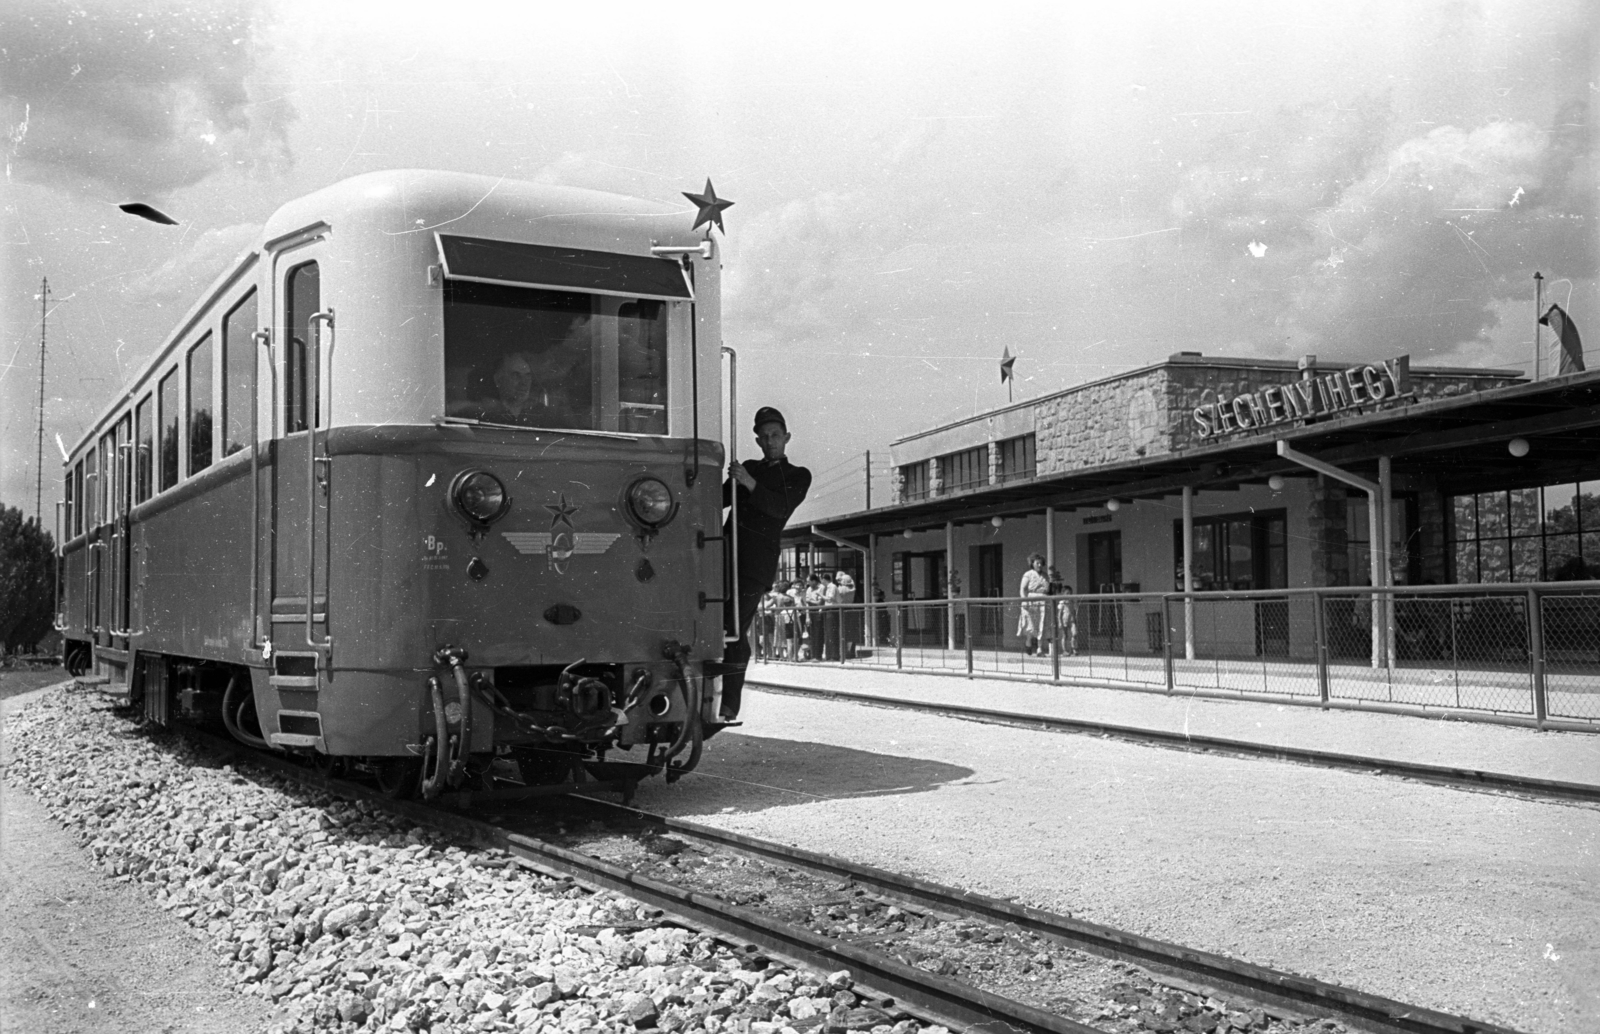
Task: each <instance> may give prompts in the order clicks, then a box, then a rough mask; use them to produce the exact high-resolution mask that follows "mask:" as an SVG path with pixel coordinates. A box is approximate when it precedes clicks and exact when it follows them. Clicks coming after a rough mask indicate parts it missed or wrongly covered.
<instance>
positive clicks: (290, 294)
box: [283, 262, 322, 434]
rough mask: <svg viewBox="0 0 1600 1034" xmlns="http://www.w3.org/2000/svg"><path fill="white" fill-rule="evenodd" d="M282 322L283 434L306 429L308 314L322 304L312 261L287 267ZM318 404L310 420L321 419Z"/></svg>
mask: <svg viewBox="0 0 1600 1034" xmlns="http://www.w3.org/2000/svg"><path fill="white" fill-rule="evenodd" d="M284 287H285V289H284V295H285V298H286V299H287V300H286V301H285V302H284V314H283V322H284V325H285V326H286V327H288V329H289V334H288V344H287V347H286V348H285V349H284V363H285V365H286V366H287V367H288V370H287V376H286V377H285V378H284V396H283V401H284V414H283V426H284V432H285V433H286V434H293V433H295V432H296V431H304V430H305V429H306V388H307V385H306V342H307V341H310V340H311V315H312V313H314V312H316V311H317V309H318V308H319V307H320V306H321V304H322V278H321V275H320V274H319V273H318V271H317V264H316V263H315V262H307V263H305V264H303V265H299V266H296V267H294V268H293V269H291V270H289V277H288V279H287V280H286V281H285V284H284ZM319 409H320V406H315V405H314V406H313V407H312V417H311V418H312V419H313V420H314V421H316V422H317V423H318V424H320V423H321V422H322V420H321V413H320V412H318V410H319Z"/></svg>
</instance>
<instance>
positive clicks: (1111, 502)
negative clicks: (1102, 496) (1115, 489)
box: [1106, 499, 1122, 513]
mask: <svg viewBox="0 0 1600 1034" xmlns="http://www.w3.org/2000/svg"><path fill="white" fill-rule="evenodd" d="M1106 509H1107V510H1110V511H1111V512H1112V513H1116V512H1117V511H1118V510H1120V509H1122V500H1121V499H1107V500H1106Z"/></svg>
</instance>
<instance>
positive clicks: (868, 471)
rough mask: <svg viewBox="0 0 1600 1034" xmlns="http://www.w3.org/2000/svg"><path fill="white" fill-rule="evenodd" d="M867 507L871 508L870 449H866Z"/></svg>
mask: <svg viewBox="0 0 1600 1034" xmlns="http://www.w3.org/2000/svg"><path fill="white" fill-rule="evenodd" d="M867 509H869V510H870V509H872V450H871V449H868V450H867Z"/></svg>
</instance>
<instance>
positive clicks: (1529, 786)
mask: <svg viewBox="0 0 1600 1034" xmlns="http://www.w3.org/2000/svg"><path fill="white" fill-rule="evenodd" d="M747 684H748V685H750V686H753V687H757V688H761V689H766V690H770V691H772V692H774V693H787V694H790V695H791V696H804V697H813V698H816V699H822V700H844V701H849V702H850V703H858V704H871V705H874V706H877V707H888V708H895V709H898V710H903V711H920V712H923V713H926V714H940V715H953V716H955V717H958V718H970V719H974V720H977V721H982V722H989V723H992V724H996V725H1013V726H1018V727H1022V728H1029V729H1043V730H1045V731H1048V732H1077V733H1090V734H1092V735H1096V736H1108V737H1112V738H1115V739H1121V740H1128V741H1130V742H1136V743H1149V744H1155V745H1158V746H1163V747H1175V748H1178V749H1180V750H1188V751H1213V752H1218V753H1228V754H1240V755H1244V756H1247V757H1260V758H1267V759H1271V760H1274V761H1294V762H1299V763H1300V764H1305V765H1316V766H1318V767H1321V768H1338V769H1346V770H1350V771H1356V772H1367V773H1371V774H1375V775H1390V776H1403V777H1405V778H1407V779H1416V780H1419V781H1422V782H1428V783H1435V784H1438V785H1441V786H1451V787H1459V788H1467V789H1478V790H1499V791H1503V792H1506V793H1517V794H1523V795H1525V796H1530V797H1545V798H1550V799H1552V800H1562V801H1583V802H1587V803H1591V804H1596V803H1600V785H1596V784H1593V783H1574V782H1567V781H1564V780H1559V779H1539V778H1537V777H1535V776H1521V775H1515V774H1512V773H1509V772H1488V771H1484V770H1482V769H1476V768H1455V767H1452V766H1449V765H1425V764H1422V763H1420V762H1413V761H1401V760H1397V759H1394V758H1375V757H1368V756H1366V755H1362V754H1346V753H1342V752H1339V751H1331V750H1313V749H1311V748H1309V747H1289V746H1284V745H1281V744H1273V743H1256V742H1254V741H1251V740H1235V739H1228V738H1227V737H1223V736H1205V735H1196V734H1192V733H1184V732H1171V731H1168V730H1165V729H1147V728H1142V727H1140V726H1133V725H1117V724H1114V723H1112V722H1099V721H1094V720H1092V719H1088V718H1062V717H1057V716H1054V715H1038V714H1026V713H1023V712H1020V711H1001V710H996V709H992V708H986V707H973V706H971V705H969V704H943V703H934V702H931V701H925V700H905V699H897V698H894V697H883V696H877V695H876V694H873V693H855V692H852V691H850V690H842V689H841V690H835V689H817V688H815V687H812V686H798V685H794V684H791V683H787V682H776V681H773V680H771V679H767V678H752V679H750V680H748V682H747Z"/></svg>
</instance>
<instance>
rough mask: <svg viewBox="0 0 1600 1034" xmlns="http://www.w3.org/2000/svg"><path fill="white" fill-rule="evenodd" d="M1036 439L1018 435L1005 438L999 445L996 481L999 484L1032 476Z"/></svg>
mask: <svg viewBox="0 0 1600 1034" xmlns="http://www.w3.org/2000/svg"><path fill="white" fill-rule="evenodd" d="M1036 441H1037V439H1036V438H1035V437H1034V436H1033V435H1031V434H1024V435H1018V436H1017V437H1015V438H1007V439H1006V440H1005V441H1003V442H1001V443H1000V469H999V471H998V475H999V476H998V480H999V482H1000V484H1002V485H1003V484H1005V483H1006V482H1008V481H1020V480H1022V479H1023V478H1031V477H1033V475H1034V470H1035V463H1034V452H1035V448H1036V444H1035V443H1036Z"/></svg>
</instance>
